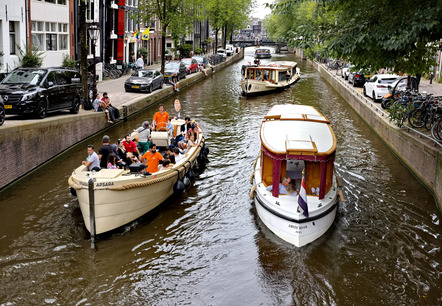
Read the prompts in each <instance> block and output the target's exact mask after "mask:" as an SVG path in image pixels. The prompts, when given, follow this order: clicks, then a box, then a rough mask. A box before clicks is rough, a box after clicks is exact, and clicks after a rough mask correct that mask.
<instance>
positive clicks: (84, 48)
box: [78, 0, 96, 103]
mask: <svg viewBox="0 0 442 306" xmlns="http://www.w3.org/2000/svg"><path fill="white" fill-rule="evenodd" d="M78 22H79V23H80V73H81V84H82V88H83V101H84V103H86V101H87V99H89V97H88V93H89V89H88V84H87V80H88V77H87V66H88V63H87V54H88V45H87V44H86V31H87V30H86V0H81V1H80V15H79V20H78ZM93 77H94V78H96V76H95V75H94V76H93ZM92 99H95V97H92Z"/></svg>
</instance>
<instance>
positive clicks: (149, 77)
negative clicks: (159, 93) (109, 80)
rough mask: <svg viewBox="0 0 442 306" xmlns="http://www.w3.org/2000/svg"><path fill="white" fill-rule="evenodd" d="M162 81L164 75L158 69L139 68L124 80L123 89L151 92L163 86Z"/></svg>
mask: <svg viewBox="0 0 442 306" xmlns="http://www.w3.org/2000/svg"><path fill="white" fill-rule="evenodd" d="M163 83H164V77H163V75H162V74H161V72H159V71H158V70H139V71H136V72H134V73H133V74H132V75H131V76H130V77H129V78H128V79H127V80H126V82H125V83H124V90H126V91H147V92H152V91H154V90H155V89H157V88H163Z"/></svg>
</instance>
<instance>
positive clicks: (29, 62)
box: [17, 46, 43, 68]
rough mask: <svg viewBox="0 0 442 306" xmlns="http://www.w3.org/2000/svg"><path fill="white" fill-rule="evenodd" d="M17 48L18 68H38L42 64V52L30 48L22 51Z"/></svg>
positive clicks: (35, 48)
mask: <svg viewBox="0 0 442 306" xmlns="http://www.w3.org/2000/svg"><path fill="white" fill-rule="evenodd" d="M17 47H18V51H19V59H20V66H21V67H26V68H38V67H41V64H42V63H43V52H42V51H39V50H38V48H37V47H32V49H31V50H29V49H26V50H23V49H22V48H21V47H20V46H17Z"/></svg>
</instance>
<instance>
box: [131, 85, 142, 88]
mask: <svg viewBox="0 0 442 306" xmlns="http://www.w3.org/2000/svg"><path fill="white" fill-rule="evenodd" d="M132 88H140V86H135V85H132Z"/></svg>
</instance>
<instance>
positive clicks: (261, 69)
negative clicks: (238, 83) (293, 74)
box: [244, 66, 287, 84]
mask: <svg viewBox="0 0 442 306" xmlns="http://www.w3.org/2000/svg"><path fill="white" fill-rule="evenodd" d="M244 79H246V80H255V81H267V82H270V83H274V84H278V82H283V81H287V68H279V67H268V66H258V67H248V68H246V71H245V73H244Z"/></svg>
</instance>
